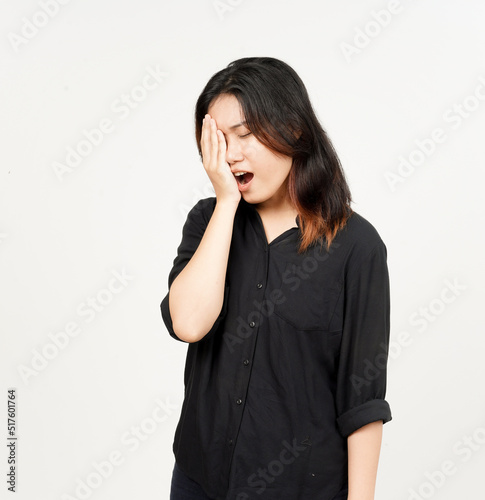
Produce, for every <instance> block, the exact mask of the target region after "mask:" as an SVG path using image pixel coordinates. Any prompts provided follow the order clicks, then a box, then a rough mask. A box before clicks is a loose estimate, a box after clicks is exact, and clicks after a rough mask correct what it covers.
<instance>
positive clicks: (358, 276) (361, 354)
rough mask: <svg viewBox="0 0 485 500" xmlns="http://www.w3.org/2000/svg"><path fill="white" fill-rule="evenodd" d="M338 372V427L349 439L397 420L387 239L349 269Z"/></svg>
mask: <svg viewBox="0 0 485 500" xmlns="http://www.w3.org/2000/svg"><path fill="white" fill-rule="evenodd" d="M345 281H346V283H345V291H344V293H345V299H344V300H345V302H344V323H343V329H342V341H341V349H340V354H339V360H338V363H339V364H338V372H337V393H336V408H337V425H338V428H339V430H340V433H341V434H342V436H344V437H347V436H349V435H350V434H352V433H353V432H354V431H356V430H357V429H359V428H360V427H362V426H364V425H366V424H368V423H371V422H375V421H378V420H382V421H383V423H386V422H388V421H390V420H391V419H392V416H391V409H390V406H389V404H388V402H387V401H386V400H385V394H386V381H387V360H388V352H389V335H390V324H389V323H390V292H389V275H388V268H387V249H386V246H385V245H384V243H383V242H382V240H381V241H380V242H379V243H378V244H377V245H376V246H375V247H374V248H373V249H372V250H371V251H370V253H369V254H368V255H367V256H366V257H364V258H363V259H356V260H354V261H353V262H352V263H351V264H350V265H349V269H348V271H347V275H346V278H345Z"/></svg>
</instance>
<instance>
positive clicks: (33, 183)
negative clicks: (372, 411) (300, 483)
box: [0, 0, 485, 500]
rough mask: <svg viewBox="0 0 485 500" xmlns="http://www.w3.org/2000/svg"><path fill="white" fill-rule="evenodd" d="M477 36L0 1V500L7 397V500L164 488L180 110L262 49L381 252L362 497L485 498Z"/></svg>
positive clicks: (411, 12) (397, 25) (188, 144)
mask: <svg viewBox="0 0 485 500" xmlns="http://www.w3.org/2000/svg"><path fill="white" fill-rule="evenodd" d="M484 22H485V3H484V2H483V1H481V0H467V1H458V0H422V1H418V0H414V1H413V0H400V1H398V0H392V1H390V2H389V1H388V2H386V1H385V0H366V1H362V0H359V1H341V2H334V1H330V0H324V1H322V0H319V1H317V0H300V1H299V2H296V1H294V2H290V1H277V0H265V1H256V0H223V1H212V0H197V1H196V0H191V1H189V0H185V1H180V2H175V1H155V0H137V1H136V2H135V1H134V0H132V1H129V0H117V1H115V0H110V1H108V0H98V1H94V0H84V1H81V0H71V1H67V0H63V2H62V4H61V3H60V2H59V0H45V1H30V0H29V1H27V0H24V1H22V2H17V1H13V0H4V1H3V2H2V4H1V6H0V34H1V38H0V52H1V64H0V67H1V78H0V89H1V96H0V99H1V100H0V106H1V127H2V128H1V134H0V137H1V147H0V157H1V161H0V164H1V167H0V169H1V170H0V172H1V182H0V203H1V211H0V310H1V350H0V352H1V365H0V369H1V372H0V375H1V382H2V384H1V393H0V400H1V401H0V408H2V411H1V412H0V417H1V418H0V422H1V424H0V425H1V427H0V434H1V435H2V436H4V437H3V438H2V441H3V442H2V449H3V452H2V453H0V462H1V467H0V470H1V471H2V477H3V479H2V484H1V485H0V490H1V493H0V496H1V497H2V498H9V497H7V493H8V491H7V487H8V484H7V481H6V476H5V475H6V473H7V470H8V469H7V468H8V464H7V459H8V453H9V451H8V448H7V418H8V416H7V397H8V393H7V390H8V389H12V388H14V389H15V390H16V400H15V401H16V413H15V425H16V435H17V437H18V439H17V445H16V459H17V464H16V466H17V469H16V472H17V494H16V496H15V498H17V499H19V500H20V499H21V500H33V499H35V500H52V499H58V500H61V499H62V500H66V499H69V500H72V499H73V498H75V499H78V498H79V499H81V498H92V499H112V498H116V499H118V500H127V499H133V498H144V499H147V500H155V499H167V498H168V494H169V486H170V479H171V473H172V467H173V460H174V458H173V454H172V441H173V434H174V431H175V427H176V424H177V421H178V417H179V415H180V409H181V404H182V400H183V369H184V362H185V354H186V348H187V346H186V344H184V343H182V342H177V341H175V340H173V339H172V338H170V336H169V335H168V333H167V330H166V328H165V326H164V324H163V321H162V318H161V314H160V309H159V306H160V302H161V300H162V298H163V297H164V296H165V294H166V293H167V291H168V288H167V287H168V273H169V271H170V269H171V267H172V263H173V259H174V258H175V255H176V250H177V247H178V245H179V243H180V240H181V236H182V226H183V224H184V222H185V218H186V215H187V212H188V210H189V209H190V208H191V207H192V206H193V205H194V204H195V203H196V202H197V201H198V200H199V199H200V198H206V197H209V196H213V195H214V192H213V190H212V189H211V184H210V181H209V178H208V176H207V175H206V173H205V171H204V169H203V166H202V163H201V162H200V159H199V157H198V153H197V148H196V143H195V138H194V123H193V110H194V105H195V101H196V99H197V97H198V95H199V94H200V92H201V91H202V88H203V87H204V85H205V84H206V82H207V80H208V79H209V78H210V77H211V76H212V75H213V74H214V73H215V72H216V71H219V70H220V69H222V68H223V67H225V66H226V65H227V64H228V63H229V62H231V61H232V60H234V59H237V58H240V57H246V56H272V57H277V58H280V59H282V60H284V61H285V62H287V63H288V64H290V65H291V66H292V67H293V68H294V69H295V70H296V71H297V72H298V73H299V75H300V76H301V78H302V79H303V81H304V82H305V84H306V86H307V89H308V92H309V94H310V97H311V100H312V103H313V105H314V107H315V110H316V112H317V115H318V117H319V119H320V120H321V122H322V124H323V126H324V128H325V129H326V130H327V132H328V134H329V136H330V138H331V140H332V141H333V142H334V145H335V147H336V149H337V152H338V154H339V156H340V158H341V161H342V164H343V166H344V170H345V172H346V175H347V178H348V181H349V184H350V188H351V191H352V194H353V198H354V204H353V208H354V210H355V211H357V212H358V213H360V214H361V215H362V216H364V217H365V218H367V219H368V220H369V221H370V222H371V223H372V224H373V225H374V226H375V227H376V229H377V230H378V232H379V234H380V235H381V237H382V239H383V240H384V242H385V244H386V246H387V250H388V265H389V272H390V277H391V294H392V308H391V309H392V323H391V332H392V333H391V352H390V359H389V371H388V389H387V396H386V399H387V400H388V402H389V404H390V406H391V410H392V414H393V420H392V421H391V422H389V423H387V424H385V426H384V434H383V442H382V451H381V456H380V463H379V472H378V477H377V489H376V500H416V499H418V500H419V499H429V498H435V499H437V500H438V499H439V500H456V499H458V498H460V499H472V498H473V499H477V498H483V496H484V494H485V491H484V490H485V489H484V486H483V470H484V465H485V404H484V401H485V398H484V393H485V391H484V388H483V382H484V379H485V364H484V362H483V361H484V348H485V341H484V340H483V334H484V325H485V321H484V319H483V311H484V306H483V300H484V294H483V282H484V277H485V266H484V263H483V255H484V238H483V235H482V232H483V229H484V218H483V215H484V211H483V202H482V190H483V186H482V185H483V181H484V180H485V176H484V175H483V170H484V168H485V163H484V159H485V141H484V130H485V129H484V126H485V65H484V60H485V31H484V30H483V25H484ZM4 495H5V496H4ZM312 500H313V499H312Z"/></svg>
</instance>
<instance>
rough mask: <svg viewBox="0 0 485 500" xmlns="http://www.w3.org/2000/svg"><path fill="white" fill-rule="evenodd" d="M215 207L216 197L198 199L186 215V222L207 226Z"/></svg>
mask: <svg viewBox="0 0 485 500" xmlns="http://www.w3.org/2000/svg"><path fill="white" fill-rule="evenodd" d="M215 206H216V197H215V196H211V197H209V198H202V199H200V200H199V201H198V202H197V203H196V204H195V205H194V206H193V207H192V208H191V209H190V210H189V213H188V214H187V220H188V221H191V222H195V223H198V224H205V225H207V224H209V221H210V218H211V217H212V214H213V212H214V208H215Z"/></svg>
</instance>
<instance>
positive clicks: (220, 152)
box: [217, 130, 227, 165]
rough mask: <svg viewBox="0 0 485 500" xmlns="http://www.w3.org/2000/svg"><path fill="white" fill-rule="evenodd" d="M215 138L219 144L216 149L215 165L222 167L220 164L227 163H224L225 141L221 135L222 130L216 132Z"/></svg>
mask: <svg viewBox="0 0 485 500" xmlns="http://www.w3.org/2000/svg"><path fill="white" fill-rule="evenodd" d="M217 138H218V143H219V147H218V152H217V163H218V164H219V165H222V164H224V163H225V164H227V161H226V149H227V147H226V139H225V137H224V134H223V133H222V130H218V131H217Z"/></svg>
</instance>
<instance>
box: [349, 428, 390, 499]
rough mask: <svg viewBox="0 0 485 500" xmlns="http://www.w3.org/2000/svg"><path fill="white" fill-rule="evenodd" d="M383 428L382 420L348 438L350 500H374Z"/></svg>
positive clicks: (360, 429)
mask: <svg viewBox="0 0 485 500" xmlns="http://www.w3.org/2000/svg"><path fill="white" fill-rule="evenodd" d="M382 427H383V423H382V420H378V421H376V422H371V423H370V424H367V425H364V426H363V427H361V428H359V429H357V430H356V431H355V432H353V433H352V434H350V435H349V436H348V438H347V447H348V457H349V458H348V460H349V496H348V500H374V492H375V485H376V477H377V465H378V463H379V454H380V449H381V442H382Z"/></svg>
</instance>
